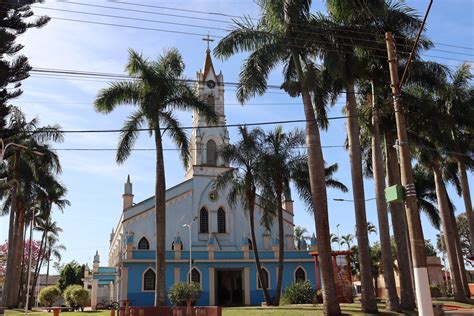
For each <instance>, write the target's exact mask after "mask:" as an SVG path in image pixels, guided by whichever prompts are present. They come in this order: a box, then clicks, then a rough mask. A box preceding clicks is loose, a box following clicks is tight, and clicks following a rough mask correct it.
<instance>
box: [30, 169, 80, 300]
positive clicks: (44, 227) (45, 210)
mask: <svg viewBox="0 0 474 316" xmlns="http://www.w3.org/2000/svg"><path fill="white" fill-rule="evenodd" d="M41 182H42V183H43V187H44V192H42V194H41V196H40V201H39V206H40V208H41V213H42V216H41V221H40V222H39V225H37V230H38V231H41V232H42V235H41V243H40V250H39V252H40V254H42V255H41V257H40V260H38V261H37V264H36V268H35V274H34V279H33V289H32V291H31V292H32V293H34V292H35V291H34V289H35V286H36V284H37V280H38V277H39V274H40V270H41V267H42V266H43V261H44V259H45V256H46V252H45V251H44V247H45V243H46V241H47V239H48V236H49V235H50V234H52V235H54V236H56V237H57V236H58V234H59V233H60V232H62V229H61V228H60V227H59V226H58V225H57V223H56V222H55V221H53V220H52V207H53V205H55V206H56V207H57V209H58V210H59V211H61V212H63V211H64V209H65V208H66V207H67V206H69V205H71V203H70V202H69V201H68V200H67V199H65V198H64V197H65V195H66V194H67V189H66V187H65V186H64V185H63V184H61V183H60V182H59V181H58V180H57V179H56V178H55V177H52V176H49V177H43V178H42V179H41Z"/></svg>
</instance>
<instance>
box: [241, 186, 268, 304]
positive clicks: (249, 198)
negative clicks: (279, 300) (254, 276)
mask: <svg viewBox="0 0 474 316" xmlns="http://www.w3.org/2000/svg"><path fill="white" fill-rule="evenodd" d="M247 201H248V205H249V222H250V235H251V236H252V240H251V242H252V250H253V256H254V258H255V265H256V267H257V273H258V278H259V280H260V285H261V286H262V291H263V298H264V299H265V303H267V305H272V301H271V299H270V294H268V288H267V284H266V283H265V282H264V281H263V279H262V264H261V263H260V256H259V255H258V248H257V242H256V240H257V239H256V237H255V218H254V216H255V193H254V192H253V193H249V194H247Z"/></svg>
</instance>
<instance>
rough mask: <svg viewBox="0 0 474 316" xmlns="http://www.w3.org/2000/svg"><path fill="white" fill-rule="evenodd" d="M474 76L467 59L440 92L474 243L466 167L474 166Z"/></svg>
mask: <svg viewBox="0 0 474 316" xmlns="http://www.w3.org/2000/svg"><path fill="white" fill-rule="evenodd" d="M473 77H474V76H473V74H472V72H471V65H470V64H469V63H467V62H466V63H463V64H462V65H460V66H459V67H458V68H457V69H456V71H455V72H454V73H453V74H452V75H451V78H450V79H451V80H450V81H449V82H446V86H445V87H444V89H442V92H441V93H440V97H441V101H442V105H443V111H444V112H446V118H447V122H448V124H445V125H443V128H445V129H449V132H450V134H451V139H450V142H449V143H447V144H445V145H448V148H447V149H450V151H451V153H450V154H449V155H448V157H449V159H450V160H452V161H453V162H455V163H456V164H457V169H458V173H459V178H460V184H461V193H462V197H463V200H464V206H465V208H466V216H467V220H468V224H469V232H470V235H469V236H470V240H471V244H474V213H473V209H472V201H471V195H470V189H469V182H468V179H467V171H466V170H468V169H471V170H472V169H473V168H474V159H473V158H472V150H473V148H472V134H473V130H472V126H473V125H474V118H473V117H474V112H473V111H474V110H473V108H472V102H473V101H474V85H472V79H473Z"/></svg>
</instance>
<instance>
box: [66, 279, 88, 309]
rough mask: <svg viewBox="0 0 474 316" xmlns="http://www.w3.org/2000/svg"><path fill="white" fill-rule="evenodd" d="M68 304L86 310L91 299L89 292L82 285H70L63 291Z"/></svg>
mask: <svg viewBox="0 0 474 316" xmlns="http://www.w3.org/2000/svg"><path fill="white" fill-rule="evenodd" d="M63 296H64V301H65V302H66V304H67V305H68V306H70V307H73V308H75V309H76V308H80V309H81V310H82V311H83V310H84V306H85V305H86V304H87V302H88V300H89V292H88V291H87V290H86V289H84V288H83V287H82V286H80V285H69V286H68V287H67V288H66V289H65V290H64V293H63Z"/></svg>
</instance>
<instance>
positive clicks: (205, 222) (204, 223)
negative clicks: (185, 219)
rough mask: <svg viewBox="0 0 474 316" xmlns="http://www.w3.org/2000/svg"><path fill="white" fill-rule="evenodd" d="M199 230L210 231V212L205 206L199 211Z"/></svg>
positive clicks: (202, 231)
mask: <svg viewBox="0 0 474 316" xmlns="http://www.w3.org/2000/svg"><path fill="white" fill-rule="evenodd" d="M199 232H200V233H209V214H208V213H207V210H206V209H205V208H204V207H203V208H202V209H201V211H200V212H199Z"/></svg>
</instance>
